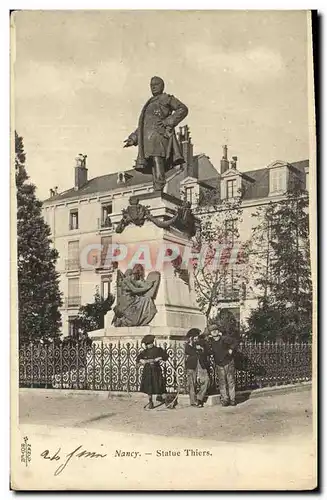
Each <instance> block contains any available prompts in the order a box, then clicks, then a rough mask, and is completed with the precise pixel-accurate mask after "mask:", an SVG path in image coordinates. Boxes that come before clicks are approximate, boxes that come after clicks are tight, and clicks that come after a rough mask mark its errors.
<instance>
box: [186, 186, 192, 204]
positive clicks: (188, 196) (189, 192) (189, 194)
mask: <svg viewBox="0 0 327 500" xmlns="http://www.w3.org/2000/svg"><path fill="white" fill-rule="evenodd" d="M193 193H194V187H187V188H185V200H186V201H188V202H189V203H191V205H192V203H194V195H193Z"/></svg>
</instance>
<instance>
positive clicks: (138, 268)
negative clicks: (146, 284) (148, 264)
mask: <svg viewBox="0 0 327 500" xmlns="http://www.w3.org/2000/svg"><path fill="white" fill-rule="evenodd" d="M133 276H134V278H135V279H144V277H145V271H144V267H143V266H142V264H135V266H134V267H133Z"/></svg>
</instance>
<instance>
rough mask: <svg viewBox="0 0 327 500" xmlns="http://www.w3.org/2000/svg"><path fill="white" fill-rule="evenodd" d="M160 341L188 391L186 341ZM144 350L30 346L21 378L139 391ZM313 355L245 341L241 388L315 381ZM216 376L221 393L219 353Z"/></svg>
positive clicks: (299, 346) (23, 382)
mask: <svg viewBox="0 0 327 500" xmlns="http://www.w3.org/2000/svg"><path fill="white" fill-rule="evenodd" d="M159 345H161V347H163V348H164V349H165V350H166V351H167V353H168V356H169V358H168V361H167V363H163V364H162V369H163V373H164V376H165V378H166V384H167V389H168V390H169V391H175V390H176V389H177V386H179V387H180V390H181V392H182V393H186V392H187V387H186V370H185V357H184V342H182V341H174V342H171V343H159ZM141 349H142V348H141V345H140V344H139V343H138V342H136V343H135V344H132V343H126V344H125V343H121V342H118V343H110V344H108V343H94V344H93V345H91V346H90V345H87V344H76V345H70V346H69V345H64V344H59V345H54V344H50V345H43V344H28V345H24V346H22V347H21V348H20V352H19V383H20V386H21V387H45V388H57V389H89V390H105V391H123V392H136V391H138V390H139V386H140V381H141V374H142V366H140V365H139V364H138V363H137V362H136V358H137V355H138V353H139V352H140V351H141ZM311 356H312V349H311V344H309V343H294V344H288V343H283V344H279V343H270V342H265V343H254V342H253V343H252V342H243V343H242V344H240V346H239V348H238V352H237V354H236V358H235V363H236V386H237V389H238V390H246V389H255V388H259V387H267V386H275V385H284V384H290V383H295V382H303V381H308V380H311ZM210 378H211V387H210V393H211V394H214V393H217V392H218V390H217V387H218V384H217V381H216V380H215V365H214V360H213V358H211V359H210Z"/></svg>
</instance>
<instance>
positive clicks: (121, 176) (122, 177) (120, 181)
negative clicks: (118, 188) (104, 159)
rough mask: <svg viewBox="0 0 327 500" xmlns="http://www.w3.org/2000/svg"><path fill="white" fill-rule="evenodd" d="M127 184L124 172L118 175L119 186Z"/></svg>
mask: <svg viewBox="0 0 327 500" xmlns="http://www.w3.org/2000/svg"><path fill="white" fill-rule="evenodd" d="M124 182H125V174H124V172H118V174H117V184H123V183H124Z"/></svg>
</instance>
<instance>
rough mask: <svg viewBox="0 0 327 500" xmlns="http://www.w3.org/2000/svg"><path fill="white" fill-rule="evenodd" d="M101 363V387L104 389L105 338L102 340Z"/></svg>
mask: <svg viewBox="0 0 327 500" xmlns="http://www.w3.org/2000/svg"><path fill="white" fill-rule="evenodd" d="M100 355H101V363H100V366H101V376H100V387H101V389H104V360H103V357H104V351H103V340H102V341H101V354H100Z"/></svg>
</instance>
